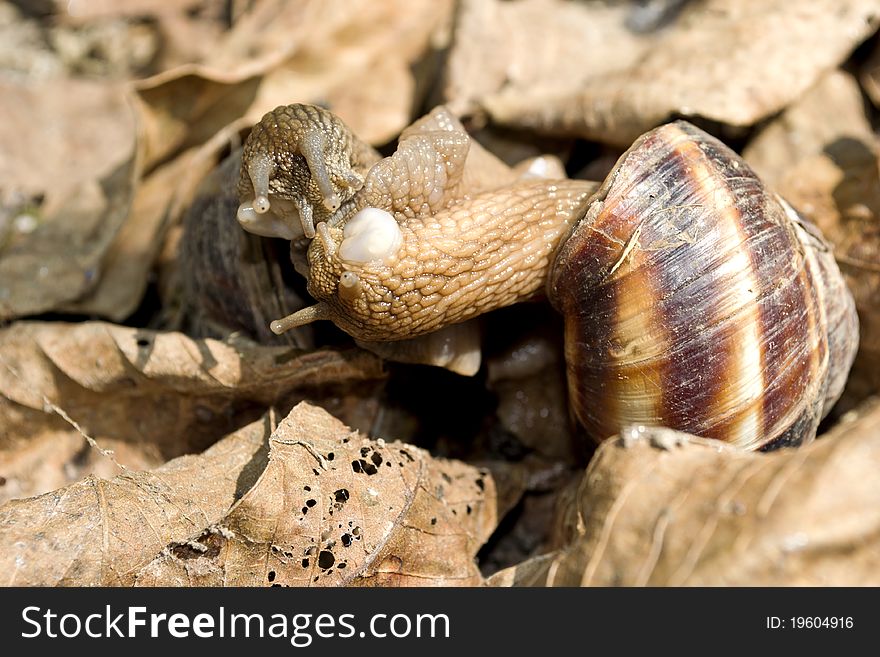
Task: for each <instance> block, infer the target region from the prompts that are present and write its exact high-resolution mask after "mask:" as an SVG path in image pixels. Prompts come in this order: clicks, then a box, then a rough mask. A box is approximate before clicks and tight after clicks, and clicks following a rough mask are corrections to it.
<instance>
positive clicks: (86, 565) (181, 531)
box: [0, 420, 269, 586]
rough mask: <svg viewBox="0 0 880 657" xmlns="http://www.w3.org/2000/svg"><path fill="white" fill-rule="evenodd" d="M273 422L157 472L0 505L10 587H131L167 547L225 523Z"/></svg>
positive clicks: (1, 557)
mask: <svg viewBox="0 0 880 657" xmlns="http://www.w3.org/2000/svg"><path fill="white" fill-rule="evenodd" d="M268 432H269V427H268V423H267V422H266V421H265V420H263V421H258V422H254V423H252V424H249V425H247V426H246V427H244V428H242V429H240V430H238V431H236V432H235V433H233V434H232V435H230V436H228V437H226V438H225V439H223V440H221V441H220V442H219V443H217V444H216V445H214V446H213V447H211V448H210V449H208V450H207V451H206V452H205V453H204V454H201V455H199V456H182V457H180V458H177V459H174V460H173V461H170V462H169V463H167V464H165V465H163V466H162V467H160V468H157V469H156V470H154V471H152V472H125V473H123V474H121V475H119V476H117V477H115V478H114V479H111V480H105V479H97V478H95V477H88V478H86V479H85V480H83V481H80V482H78V483H76V484H73V485H71V486H68V487H67V488H62V489H60V490H57V491H54V492H51V493H46V494H45V495H41V496H40V497H35V498H31V499H26V500H13V501H11V502H7V503H6V504H5V505H3V506H2V507H0V564H2V573H3V575H2V582H0V583H2V585H4V586H13V585H15V586H57V585H62V586H89V585H91V586H95V585H100V586H127V585H131V584H132V583H133V582H134V579H135V575H136V572H137V570H138V569H139V568H140V567H141V566H143V565H144V564H145V563H148V562H149V560H150V559H151V558H152V557H153V556H155V554H156V553H157V552H159V551H160V550H161V549H162V548H163V546H164V545H166V544H167V543H168V542H170V541H184V540H186V538H187V537H188V536H191V535H193V534H194V533H198V532H200V531H201V530H202V528H204V527H208V526H210V525H212V524H213V523H215V522H217V521H218V520H220V519H221V518H222V517H223V516H224V514H225V513H226V512H227V511H228V509H229V507H230V506H231V505H232V504H233V502H234V501H235V500H236V499H238V498H239V497H240V496H241V494H242V492H243V491H245V490H247V489H248V488H249V487H250V486H251V485H252V483H253V481H254V480H255V478H256V477H257V476H258V475H259V473H260V472H261V471H262V469H263V467H265V462H266V452H265V447H266V442H265V441H266V438H267V434H268Z"/></svg>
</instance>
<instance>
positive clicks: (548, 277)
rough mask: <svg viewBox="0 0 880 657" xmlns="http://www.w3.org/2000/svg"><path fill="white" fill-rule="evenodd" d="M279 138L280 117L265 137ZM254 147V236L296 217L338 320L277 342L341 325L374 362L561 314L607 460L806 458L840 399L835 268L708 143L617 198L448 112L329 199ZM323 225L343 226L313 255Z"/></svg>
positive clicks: (661, 165) (687, 147) (671, 140)
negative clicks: (273, 221) (542, 299)
mask: <svg viewBox="0 0 880 657" xmlns="http://www.w3.org/2000/svg"><path fill="white" fill-rule="evenodd" d="M293 107H299V106H293ZM279 111H282V110H276V111H275V112H276V113H277V112H279ZM284 111H288V112H289V111H291V110H289V109H284ZM312 111H314V110H312ZM320 111H321V112H326V110H320ZM326 114H330V113H329V112H326ZM336 120H337V121H338V119H336ZM280 125H281V123H280V122H278V121H277V120H276V118H275V115H273V113H270V114H269V115H267V117H264V119H263V120H262V121H261V125H260V126H258V127H257V129H255V133H256V134H257V135H260V134H262V133H264V132H265V131H266V130H268V131H270V132H271V131H273V130H280V129H281V128H279V126H280ZM323 125H324V123H323V122H322V123H321V124H320V125H315V126H313V129H314V130H319V131H320V130H323V128H322V127H321V126H323ZM339 125H341V122H340V123H338V124H335V126H336V127H337V128H338V127H339ZM343 132H345V130H343ZM276 141H277V142H279V143H281V142H284V141H286V142H288V143H297V142H304V141H306V142H307V141H309V140H308V139H305V140H303V137H302V135H298V136H296V137H294V138H293V139H292V140H290V139H288V140H283V139H278V140H276ZM329 141H330V139H329V138H326V139H325V140H324V143H325V147H326V144H327V143H328V142H329ZM251 142H252V140H251V138H249V139H248V142H246V145H245V156H244V160H243V164H242V168H241V180H240V183H239V192H240V194H241V200H242V203H243V205H242V207H243V208H245V209H246V212H245V213H244V215H245V216H244V217H242V214H241V211H240V213H239V220H240V222H241V223H242V225H243V226H244V227H245V228H246V229H249V225H248V222H249V221H251V220H252V219H253V217H251V216H250V214H249V212H250V208H253V211H254V212H263V213H266V212H268V211H270V210H273V211H274V208H275V206H276V204H278V205H279V206H280V207H281V208H282V210H283V211H284V212H287V211H288V208H289V207H290V206H291V205H293V206H295V207H296V212H297V213H298V214H299V217H300V219H302V221H301V223H302V225H303V231H302V234H303V235H304V236H305V239H303V238H299V239H298V240H297V239H296V238H294V239H293V241H292V242H291V245H292V246H291V249H292V258H293V260H294V262H297V261H299V263H300V266H299V267H298V269H299V270H300V271H301V272H302V273H304V274H305V275H306V276H307V278H308V289H309V293H310V294H312V296H314V297H315V298H316V299H317V301H318V302H317V304H316V305H314V306H310V307H308V308H304V309H302V310H300V311H298V312H296V313H294V314H293V315H290V316H288V317H286V318H284V319H281V320H276V321H275V322H273V324H272V330H274V331H276V332H282V331H284V330H287V329H290V328H293V327H295V326H299V325H302V324H305V323H309V322H312V321H315V320H319V319H329V320H332V321H333V322H334V323H335V324H336V325H337V326H339V327H340V328H342V329H343V330H344V331H346V332H348V333H349V334H351V335H352V336H354V337H355V338H356V339H358V340H360V341H365V342H367V343H371V344H381V343H393V342H395V341H410V340H419V339H420V336H421V338H422V339H427V338H426V336H431V335H432V334H433V333H434V332H436V331H448V330H450V328H451V327H455V326H461V323H462V322H466V321H467V320H469V319H470V318H473V317H475V316H476V315H478V314H480V313H483V312H487V311H489V310H492V309H495V308H500V307H503V306H507V305H510V304H513V303H516V302H519V301H523V300H526V299H531V298H535V297H536V296H539V295H541V294H546V296H547V297H548V298H549V300H550V303H551V304H552V305H553V306H554V307H555V308H556V309H557V310H558V311H560V312H561V313H562V314H563V316H564V319H565V322H564V323H565V355H566V366H567V372H568V384H569V385H568V388H569V398H570V402H571V408H572V409H573V413H574V415H575V416H576V418H577V419H578V421H579V422H580V424H581V425H582V426H583V427H584V429H585V431H586V432H587V433H588V434H589V435H590V436H592V437H593V438H595V439H597V440H601V439H604V438H607V437H609V436H611V435H614V434H616V433H618V432H619V431H620V430H621V429H622V428H623V427H624V426H626V425H629V424H644V425H662V426H668V427H671V428H674V429H678V430H681V431H686V432H689V433H693V434H697V435H701V436H706V437H710V438H716V439H719V440H725V441H728V442H730V443H733V444H735V445H738V446H740V447H743V448H745V449H769V448H773V447H778V446H783V445H796V444H799V443H800V442H802V441H804V440H806V439H810V438H811V437H812V436H813V435H815V432H816V429H817V427H818V424H819V421H820V420H821V418H822V417H823V416H824V414H826V413H827V412H828V411H829V410H830V408H831V405H832V404H833V403H834V401H835V400H836V399H837V397H838V396H839V395H840V393H841V392H842V389H843V385H844V382H845V379H846V374H847V372H848V370H849V367H850V365H851V364H852V361H853V358H854V357H855V350H856V347H857V340H858V325H857V318H856V313H855V308H854V304H853V301H852V297H851V296H850V294H849V292H848V290H847V288H846V286H845V284H844V282H843V279H842V277H841V275H840V272H839V271H838V269H837V266H836V263H835V262H834V259H833V256H832V254H831V252H830V249H829V248H828V247H827V245H826V243H825V242H824V240H823V238H822V236H821V235H820V234H819V232H818V230H817V229H816V228H815V227H813V226H812V225H811V224H809V223H808V222H807V221H806V220H804V219H803V218H801V217H800V216H799V215H798V214H797V212H796V211H795V210H794V209H793V208H791V207H790V206H789V205H788V204H787V203H786V202H785V201H784V200H783V199H781V198H780V197H778V196H777V195H775V194H774V193H772V192H770V191H768V190H767V189H765V187H764V186H763V185H762V183H761V182H760V180H759V179H758V178H757V176H756V175H755V174H754V173H753V172H752V171H751V169H750V168H749V167H748V166H747V165H746V164H745V162H744V161H743V160H742V159H741V158H740V157H739V156H738V155H737V154H736V153H734V152H733V151H732V150H730V149H729V148H728V147H727V146H725V145H724V144H723V143H721V142H720V141H718V140H717V139H715V138H714V137H711V136H710V135H708V134H707V133H705V132H703V131H701V130H699V129H698V128H696V127H694V126H693V125H691V124H689V123H686V122H683V121H676V122H673V123H669V124H666V125H663V126H660V127H659V128H656V129H654V130H652V131H650V132H648V133H646V134H645V135H643V136H642V137H640V138H639V139H638V140H636V142H635V143H634V144H633V145H632V146H631V148H630V149H629V150H628V151H627V152H626V153H624V154H623V156H621V158H620V160H619V161H618V163H617V164H616V166H615V167H614V169H613V170H612V172H611V173H610V174H609V176H608V177H607V178H606V180H605V182H604V183H603V184H602V185H601V186H600V187H599V189H598V190H595V185H594V184H592V183H589V182H586V181H580V180H569V179H566V178H564V172H563V171H561V170H560V168H559V167H558V166H554V165H549V164H547V162H546V161H545V162H543V163H542V162H541V161H540V160H535V161H532V162H528V163H525V164H524V165H522V166H520V167H517V168H513V169H510V168H508V167H507V166H506V165H504V164H502V163H501V162H500V161H498V160H496V159H495V158H494V156H492V155H491V154H489V153H488V152H486V151H484V150H483V149H481V148H480V147H479V146H478V145H477V144H476V143H475V142H473V141H472V140H471V139H470V138H469V137H468V135H467V133H466V132H465V131H464V129H463V127H462V126H461V124H460V123H458V121H457V120H456V119H454V118H453V117H452V116H451V115H450V114H449V112H448V111H446V110H445V109H444V108H442V107H441V108H438V109H435V110H434V111H433V112H432V113H430V114H429V115H427V116H426V117H424V118H423V119H421V120H419V121H417V122H416V123H415V124H413V125H412V126H411V127H410V128H408V129H407V130H406V131H404V133H403V134H402V135H401V139H400V142H399V145H398V148H397V151H396V152H395V153H394V154H393V155H392V156H390V157H387V158H383V159H378V160H375V161H374V163H373V164H372V165H371V166H369V165H365V163H368V162H369V161H371V160H370V159H369V158H364V157H363V155H357V154H359V153H360V154H363V153H364V152H367V153H368V152H369V151H367V150H366V147H364V146H363V145H358V143H357V141H356V139H355V138H354V137H352V136H351V135H350V133H349V134H348V136H346V137H345V138H344V140H343V142H341V143H344V144H345V145H346V146H345V148H343V149H342V151H341V152H336V153H334V154H331V155H330V158H331V160H332V159H333V158H340V157H341V160H338V159H337V160H334V161H329V162H324V165H323V166H325V167H326V168H327V169H328V170H332V171H337V172H341V173H336V174H334V176H330V179H331V185H330V187H329V188H327V187H326V185H323V184H318V183H317V182H316V181H317V180H318V179H319V178H320V177H321V176H322V175H323V174H320V173H318V174H316V173H315V172H314V170H313V169H312V167H313V166H314V165H313V159H314V158H313V157H312V156H306V155H303V156H302V157H301V158H300V161H301V164H302V167H307V168H301V169H299V170H298V171H296V172H295V175H289V174H287V172H286V171H283V170H282V169H283V168H282V167H280V166H278V165H275V167H274V168H272V167H270V169H271V171H272V173H271V174H269V181H268V183H267V181H266V175H267V174H266V173H265V171H266V165H265V162H275V163H277V162H279V161H281V160H282V159H283V158H284V157H287V158H290V154H289V153H281V154H280V153H278V152H275V151H273V150H272V149H271V148H270V149H268V150H267V149H266V148H265V147H264V146H263V144H265V143H268V142H267V140H266V139H265V137H257V138H254V139H253V143H251ZM319 166H321V165H319ZM359 167H361V168H360V169H359ZM364 167H365V168H364ZM349 170H352V171H354V172H355V173H356V174H357V179H356V178H355V176H353V175H350V174H349ZM281 174H283V175H281ZM309 174H311V178H310V176H309ZM285 176H286V177H285ZM303 181H308V185H306V184H305V183H304V182H303ZM306 187H309V188H310V190H309V193H308V194H305V193H302V190H303V189H304V188H306ZM315 189H317V192H318V193H316V192H315ZM266 190H268V193H266ZM290 190H294V193H290ZM297 190H299V191H297ZM285 194H287V195H286V196H285ZM297 194H298V195H297ZM276 196H277V200H276ZM337 201H338V203H337ZM306 204H309V205H311V206H312V207H311V208H306V207H305V206H306ZM321 205H323V207H324V211H323V212H324V213H323V214H320V215H319V212H321V210H320V206H321ZM328 212H329V213H330V214H327V213H328ZM309 216H311V217H312V218H314V217H317V216H322V217H326V219H325V220H324V221H322V222H320V223H317V224H316V225H315V230H314V234H315V238H314V239H312V240H308V239H307V238H308V234H309V232H310V230H309V219H308V218H309ZM289 223H290V222H288V223H287V224H285V226H284V227H283V228H284V231H283V232H280V231H279V232H277V233H276V234H277V235H278V236H286V235H287V234H289V232H288V230H287V227H288V224H289ZM288 239H290V238H288ZM304 250H306V254H305V256H303V253H302V251H304Z"/></svg>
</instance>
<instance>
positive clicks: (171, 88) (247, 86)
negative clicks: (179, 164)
mask: <svg viewBox="0 0 880 657" xmlns="http://www.w3.org/2000/svg"><path fill="white" fill-rule="evenodd" d="M451 10H452V3H451V2H449V0H442V1H440V2H437V1H436V0H419V1H418V2H413V1H412V0H406V1H404V0H382V1H381V2H377V1H376V0H359V1H358V2H346V3H328V2H320V1H314V0H312V1H310V2H304V3H300V2H297V3H292V2H264V3H260V4H259V5H258V6H257V7H256V9H255V10H254V13H253V14H252V15H249V16H247V17H244V18H242V19H241V21H240V22H239V25H238V26H237V27H236V28H235V29H233V30H232V31H231V32H230V33H229V35H228V36H227V38H226V39H225V40H222V41H220V43H218V44H217V47H216V48H215V49H214V51H213V54H212V56H211V57H210V58H209V59H208V60H205V61H203V62H201V63H199V64H194V65H188V66H182V67H179V68H176V69H172V70H169V71H165V72H163V73H160V74H159V75H157V76H154V77H152V78H149V79H147V80H143V81H141V82H138V83H137V90H138V94H139V96H140V98H141V101H142V103H141V109H142V114H143V117H144V123H145V125H146V127H147V130H146V153H147V155H146V162H147V163H148V164H149V163H153V162H157V161H159V160H161V159H162V158H163V157H165V156H167V155H168V154H170V153H173V152H175V151H177V150H179V149H181V148H186V147H188V146H192V145H194V144H199V143H201V142H203V141H205V140H206V139H207V138H208V137H210V136H211V135H213V134H214V133H215V132H217V131H218V130H219V129H220V128H222V127H223V126H225V125H227V124H229V123H230V122H232V121H233V120H236V119H239V118H241V117H245V118H246V119H247V120H249V121H250V122H251V123H253V122H255V121H257V120H259V119H260V117H262V115H263V114H265V113H266V112H267V111H269V110H271V109H273V108H275V107H277V106H278V105H283V104H288V103H291V102H306V103H317V104H323V105H326V106H328V107H330V108H331V109H333V110H334V111H335V112H337V113H338V114H339V115H340V116H341V117H342V118H343V119H344V120H345V121H346V122H347V123H348V124H349V125H350V126H351V128H352V129H353V130H354V131H355V133H357V134H358V135H359V136H360V137H361V138H362V139H364V140H366V141H368V142H371V143H384V142H386V141H388V140H389V139H391V138H392V137H394V136H395V135H396V134H397V133H399V132H400V130H401V129H402V128H403V127H404V126H406V124H407V123H408V122H409V119H410V113H411V109H412V104H413V102H414V98H413V95H414V92H415V81H414V80H413V76H412V72H411V70H410V67H411V66H412V65H413V64H414V63H415V62H416V61H417V60H418V59H419V58H421V57H423V56H424V55H425V54H426V52H428V51H429V50H430V49H431V48H432V47H433V44H432V38H433V37H434V36H435V35H436V33H437V32H438V30H441V29H442V28H443V26H444V25H445V24H446V22H447V21H448V20H449V18H450V15H451ZM254 53H256V55H255V54H254Z"/></svg>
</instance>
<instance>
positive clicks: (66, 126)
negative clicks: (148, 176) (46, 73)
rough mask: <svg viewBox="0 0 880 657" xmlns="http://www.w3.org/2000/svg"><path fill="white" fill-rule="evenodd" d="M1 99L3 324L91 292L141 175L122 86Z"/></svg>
mask: <svg viewBox="0 0 880 657" xmlns="http://www.w3.org/2000/svg"><path fill="white" fill-rule="evenodd" d="M0 98H3V101H2V103H0V145H2V148H0V180H2V181H3V182H2V188H0V319H10V318H13V317H19V316H22V315H29V314H35V313H40V312H46V311H49V310H53V309H55V308H57V307H59V306H60V305H62V304H64V303H65V302H69V301H72V300H74V299H76V298H78V297H79V296H81V295H82V294H84V293H86V292H87V291H88V290H90V289H91V288H92V287H93V286H94V285H95V284H96V283H97V281H98V279H99V278H100V275H101V274H100V263H101V260H102V258H103V257H104V253H105V251H106V249H107V247H108V245H109V244H110V243H111V241H112V240H113V238H114V236H115V235H116V232H117V231H118V230H119V227H120V226H121V225H122V222H123V221H124V219H125V217H126V216H127V214H128V209H129V206H130V204H131V199H132V196H133V194H134V181H135V180H136V178H137V175H138V168H139V167H138V164H137V161H136V157H135V148H134V146H135V124H134V118H133V114H132V112H131V110H130V107H129V100H128V95H127V93H126V91H125V90H124V89H123V88H122V87H121V86H119V85H113V84H107V83H98V82H85V81H77V80H66V81H61V80H56V81H53V82H51V83H45V84H42V85H30V86H25V85H15V84H12V83H8V82H4V83H0Z"/></svg>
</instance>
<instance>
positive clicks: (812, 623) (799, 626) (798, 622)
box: [766, 616, 854, 630]
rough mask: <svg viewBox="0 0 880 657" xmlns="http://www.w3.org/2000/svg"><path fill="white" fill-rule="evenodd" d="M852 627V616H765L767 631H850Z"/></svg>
mask: <svg viewBox="0 0 880 657" xmlns="http://www.w3.org/2000/svg"><path fill="white" fill-rule="evenodd" d="M853 626H854V622H853V618H852V616H790V617H788V618H780V617H779V616H767V619H766V627H767V629H768V630H785V629H793V630H811V629H830V630H835V629H843V630H851V629H852V628H853Z"/></svg>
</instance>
